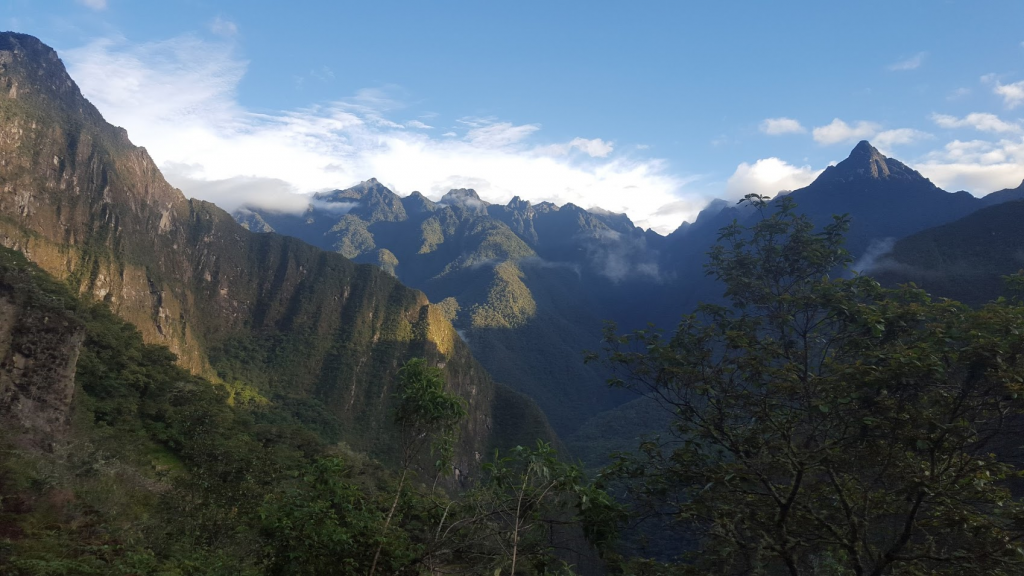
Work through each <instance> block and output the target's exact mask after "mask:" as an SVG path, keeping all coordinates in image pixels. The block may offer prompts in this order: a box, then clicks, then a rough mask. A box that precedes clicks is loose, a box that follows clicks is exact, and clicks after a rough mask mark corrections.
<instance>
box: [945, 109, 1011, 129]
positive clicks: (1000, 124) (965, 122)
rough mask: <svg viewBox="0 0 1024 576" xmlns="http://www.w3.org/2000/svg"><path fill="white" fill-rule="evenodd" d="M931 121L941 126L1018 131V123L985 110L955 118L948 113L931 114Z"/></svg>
mask: <svg viewBox="0 0 1024 576" xmlns="http://www.w3.org/2000/svg"><path fill="white" fill-rule="evenodd" d="M932 121H933V122H935V123H936V124H938V125H939V126H940V127H942V128H973V129H975V130H979V131H981V132H996V133H1005V132H1020V131H1021V126H1020V124H1015V123H1011V122H1006V121H1004V120H1001V119H1000V118H999V117H998V116H996V115H995V114H989V113H987V112H973V113H971V114H968V115H967V116H964V117H963V118H957V117H956V116H950V115H948V114H932Z"/></svg>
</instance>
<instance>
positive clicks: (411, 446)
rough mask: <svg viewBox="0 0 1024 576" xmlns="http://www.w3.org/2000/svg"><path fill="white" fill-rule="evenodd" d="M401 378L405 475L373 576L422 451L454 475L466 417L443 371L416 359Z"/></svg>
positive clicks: (399, 417)
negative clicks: (447, 386) (403, 492)
mask: <svg viewBox="0 0 1024 576" xmlns="http://www.w3.org/2000/svg"><path fill="white" fill-rule="evenodd" d="M398 378H399V382H400V384H401V386H400V388H399V390H398V408H397V409H396V410H395V424H397V425H398V427H399V431H400V433H401V438H402V453H401V458H402V461H401V466H402V473H401V475H400V476H399V480H398V488H397V489H396V490H395V499H394V501H393V502H392V504H391V509H390V510H389V511H388V514H387V517H385V519H384V528H383V531H382V534H381V541H380V543H379V544H378V546H377V552H376V553H375V554H374V557H373V563H372V564H371V565H370V572H369V574H370V576H373V574H374V572H375V571H376V569H377V562H378V559H379V557H380V551H381V549H382V548H383V547H384V543H385V538H386V536H387V530H388V527H389V526H390V525H391V520H392V518H393V517H394V515H395V510H396V509H397V508H398V502H399V500H400V499H401V497H402V490H403V488H404V487H405V481H406V477H407V476H408V473H409V471H410V470H411V469H412V466H413V464H414V463H415V461H416V460H417V459H418V458H420V457H422V453H423V450H424V449H425V448H429V449H430V453H431V454H432V455H434V456H436V458H437V460H436V461H435V463H434V468H435V470H436V472H437V474H445V473H448V472H449V471H451V469H452V458H453V457H454V451H455V441H456V440H457V439H458V431H459V424H460V423H461V422H462V420H463V418H465V417H466V407H465V402H464V401H463V400H462V398H460V397H459V396H458V395H455V394H449V393H447V392H445V390H444V386H445V381H444V373H443V372H441V369H440V368H437V367H436V366H430V365H429V364H427V361H426V360H424V359H423V358H413V359H412V360H409V361H408V362H406V363H405V365H403V366H402V368H401V369H400V370H399V371H398Z"/></svg>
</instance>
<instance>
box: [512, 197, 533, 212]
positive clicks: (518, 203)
mask: <svg viewBox="0 0 1024 576" xmlns="http://www.w3.org/2000/svg"><path fill="white" fill-rule="evenodd" d="M529 207H530V201H529V200H523V199H522V198H520V197H519V196H513V197H512V199H511V200H509V201H508V204H506V208H509V209H511V210H526V209H528V208H529Z"/></svg>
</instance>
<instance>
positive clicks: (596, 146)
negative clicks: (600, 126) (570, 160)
mask: <svg viewBox="0 0 1024 576" xmlns="http://www.w3.org/2000/svg"><path fill="white" fill-rule="evenodd" d="M569 147H570V148H576V149H577V150H580V151H582V152H583V153H585V154H586V155H588V156H590V157H592V158H607V157H608V155H609V154H611V153H612V150H614V147H613V146H612V143H611V142H605V141H604V140H601V139H600V138H592V139H590V140H588V139H586V138H573V140H572V142H569Z"/></svg>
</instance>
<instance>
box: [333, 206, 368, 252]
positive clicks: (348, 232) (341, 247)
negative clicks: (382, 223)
mask: <svg viewBox="0 0 1024 576" xmlns="http://www.w3.org/2000/svg"><path fill="white" fill-rule="evenodd" d="M330 232H331V234H332V235H333V241H334V244H333V246H332V248H334V251H335V252H337V253H339V254H341V255H342V256H344V257H345V258H355V257H357V256H359V255H360V254H364V253H366V252H369V251H370V250H373V249H374V248H376V247H377V245H376V244H375V243H374V242H373V234H371V233H370V231H369V230H367V229H366V222H364V221H363V220H361V219H360V218H359V217H358V216H354V215H352V214H346V215H344V216H342V217H341V219H340V220H338V223H337V224H335V225H334V226H333V227H332V228H331V230H330Z"/></svg>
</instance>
